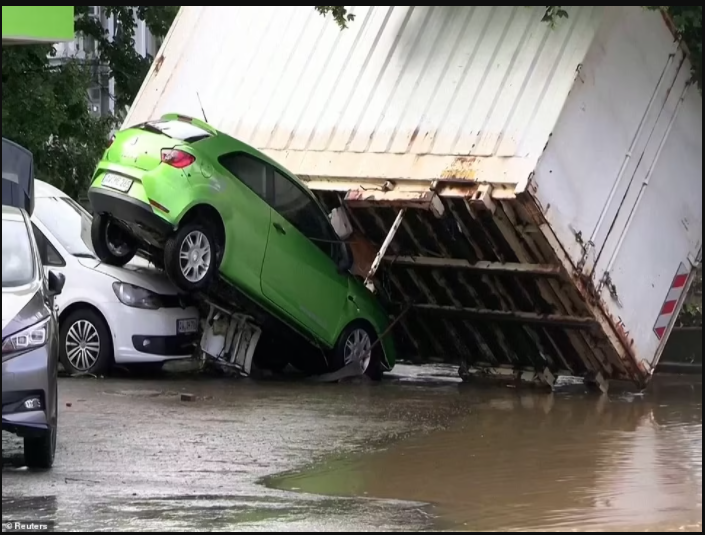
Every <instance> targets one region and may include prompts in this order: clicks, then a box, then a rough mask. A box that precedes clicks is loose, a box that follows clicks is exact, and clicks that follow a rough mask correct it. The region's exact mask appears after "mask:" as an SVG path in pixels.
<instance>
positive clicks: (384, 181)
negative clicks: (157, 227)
mask: <svg viewBox="0 0 705 535" xmlns="http://www.w3.org/2000/svg"><path fill="white" fill-rule="evenodd" d="M350 9H351V10H352V11H353V13H354V14H355V19H354V21H353V22H351V23H350V25H349V28H348V29H346V30H343V31H341V30H339V29H338V28H337V26H336V25H335V24H334V23H333V22H332V21H331V20H327V19H324V18H322V17H321V16H320V15H318V14H317V13H316V12H315V10H314V8H313V7H312V6H310V7H182V8H181V11H180V13H179V15H178V17H177V19H176V21H175V23H174V25H173V27H172V29H171V31H170V33H169V35H168V36H167V38H166V40H165V43H164V45H163V46H162V49H161V51H160V52H159V54H158V57H157V58H156V60H155V62H154V65H153V67H152V69H151V71H150V73H149V75H148V77H147V79H146V81H145V83H144V85H143V87H142V89H141V91H140V93H139V95H138V97H137V99H136V101H135V103H134V105H133V107H132V109H131V112H130V114H129V116H128V118H127V121H126V125H131V124H136V123H138V122H142V121H145V120H149V119H154V118H157V117H159V116H161V115H162V114H163V113H166V112H178V113H183V114H185V115H191V116H201V114H202V113H205V114H207V118H208V120H209V121H210V122H211V124H213V126H215V127H217V128H219V129H221V130H223V131H225V132H227V133H229V134H231V135H233V136H235V137H237V138H239V139H242V140H243V141H245V142H247V143H249V144H251V145H253V146H255V147H256V148H258V149H260V150H262V151H264V152H265V153H267V154H268V155H269V156H271V157H272V158H274V159H276V160H277V161H279V162H280V163H282V164H283V165H284V166H286V167H287V168H289V169H290V170H292V171H293V172H295V173H297V174H298V175H299V176H301V177H302V178H304V179H305V180H307V181H308V184H309V186H310V187H311V188H312V189H313V190H314V191H315V192H316V193H317V194H318V196H319V198H320V199H321V200H322V202H323V203H324V204H325V205H326V206H327V207H329V208H335V207H337V206H340V205H341V204H342V205H344V206H345V207H346V209H347V213H348V215H349V218H350V220H351V221H352V223H353V225H354V228H355V231H356V232H355V234H354V236H353V239H352V240H353V248H354V250H355V253H356V259H357V260H358V262H360V261H362V262H363V263H366V267H365V271H364V273H366V275H367V276H368V277H369V278H370V281H371V282H373V283H374V287H375V289H376V291H377V292H379V294H380V297H381V298H382V299H384V300H385V301H386V302H387V304H388V305H389V306H390V307H394V308H395V309H396V310H397V311H404V317H403V318H402V319H401V321H400V322H399V324H398V329H397V332H396V337H397V340H398V344H399V346H400V350H401V353H402V354H403V355H405V356H407V357H409V358H415V359H419V360H437V359H440V360H445V361H449V362H458V363H460V364H461V370H462V371H463V372H464V373H465V374H466V376H468V377H471V376H473V375H475V374H480V375H491V376H499V377H507V378H510V379H512V380H513V379H524V380H528V381H536V382H548V383H552V382H553V381H554V380H555V378H556V377H557V376H559V375H563V374H567V375H573V376H583V377H586V378H591V379H594V380H596V381H597V382H598V383H601V384H605V383H606V382H607V381H609V380H630V381H633V382H635V383H637V384H638V385H640V386H643V385H645V384H646V383H647V382H648V381H649V379H650V377H651V375H652V371H653V369H654V367H655V365H656V364H657V362H658V359H659V356H660V354H661V352H662V350H663V346H664V344H665V341H666V339H667V337H668V334H669V332H670V330H671V328H672V326H673V323H674V321H675V318H676V316H677V314H678V312H679V310H680V308H681V305H682V302H683V299H684V297H685V294H686V292H687V288H688V285H689V284H690V281H691V279H692V274H693V272H694V270H693V266H694V265H695V264H696V263H697V262H698V261H699V257H700V251H701V247H702V243H701V239H702V99H701V96H700V94H699V92H698V89H697V87H695V86H694V85H691V83H690V76H691V75H690V70H691V67H690V63H689V60H688V57H687V51H685V50H684V49H683V48H681V47H680V46H679V45H678V43H676V42H675V40H674V37H673V34H672V32H671V29H670V25H669V21H668V20H665V19H664V18H662V16H661V15H659V14H657V13H654V12H647V11H644V10H642V9H641V8H639V7H615V6H611V7H597V6H578V7H574V8H569V10H568V11H569V17H568V18H567V19H563V20H561V21H560V22H559V24H558V25H557V27H555V28H553V29H552V28H550V27H549V26H548V25H546V24H545V23H542V22H541V17H542V15H543V11H542V9H541V8H534V9H528V8H526V7H523V6H519V7H511V6H497V7H491V6H374V7H371V6H355V7H353V8H350Z"/></svg>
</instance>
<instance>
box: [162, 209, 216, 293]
mask: <svg viewBox="0 0 705 535" xmlns="http://www.w3.org/2000/svg"><path fill="white" fill-rule="evenodd" d="M197 233H200V235H201V236H202V237H203V239H205V241H206V242H207V246H208V248H209V250H210V256H209V260H208V267H207V269H206V270H205V272H204V273H203V274H202V276H200V278H198V279H197V280H189V279H187V278H186V276H185V275H184V273H183V271H182V269H181V258H180V253H181V248H182V245H184V242H186V240H188V239H189V238H190V237H193V236H194V235H198V234H197ZM216 235H217V234H216V232H214V230H213V228H212V227H211V226H210V225H208V223H207V222H196V221H189V222H187V223H185V224H183V225H181V226H180V227H179V229H178V230H177V231H176V232H175V233H174V234H172V235H171V236H169V238H168V239H167V241H166V247H164V270H165V271H166V274H167V275H168V276H169V279H171V281H172V282H173V283H174V284H175V285H176V287H177V288H179V289H180V290H182V291H184V292H200V291H203V290H205V289H206V288H208V287H209V286H210V284H211V283H212V282H213V281H214V279H215V278H216V277H217V275H218V256H219V255H218V250H219V245H218V243H217V238H216Z"/></svg>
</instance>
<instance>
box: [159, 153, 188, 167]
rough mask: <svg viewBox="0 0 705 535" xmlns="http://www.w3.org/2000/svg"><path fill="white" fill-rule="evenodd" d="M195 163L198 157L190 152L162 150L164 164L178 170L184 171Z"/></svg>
mask: <svg viewBox="0 0 705 535" xmlns="http://www.w3.org/2000/svg"><path fill="white" fill-rule="evenodd" d="M195 161H196V157H195V156H194V155H193V154H189V153H188V152H184V151H182V150H177V149H162V163H165V164H167V165H170V166H172V167H175V168H176V169H184V168H185V167H188V166H189V165H191V164H192V163H193V162H195Z"/></svg>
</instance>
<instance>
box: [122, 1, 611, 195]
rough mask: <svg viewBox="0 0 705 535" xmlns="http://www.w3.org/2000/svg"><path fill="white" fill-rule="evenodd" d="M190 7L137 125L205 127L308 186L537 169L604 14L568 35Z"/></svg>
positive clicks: (460, 10)
mask: <svg viewBox="0 0 705 535" xmlns="http://www.w3.org/2000/svg"><path fill="white" fill-rule="evenodd" d="M350 9H351V10H352V12H353V13H355V15H356V19H355V21H354V22H353V23H352V24H351V25H350V28H349V29H347V30H345V31H340V30H339V29H338V27H337V26H336V24H335V23H334V22H333V21H332V20H331V19H326V18H323V17H321V16H320V15H319V14H318V13H316V11H315V10H314V8H313V6H303V7H301V6H299V7H271V6H264V7H252V6H243V7H213V6H207V7H193V6H191V7H189V6H186V7H183V8H182V9H181V12H180V14H179V17H178V18H177V21H176V22H175V25H174V27H173V28H172V31H171V33H170V36H169V37H168V38H167V40H166V42H165V45H164V47H163V48H162V50H161V51H160V55H159V57H158V58H157V60H156V61H155V65H154V66H153V68H152V71H151V72H150V75H149V76H148V78H147V81H146V83H145V86H144V87H143V89H142V92H141V94H140V95H139V97H138V98H137V100H136V103H135V106H134V107H133V109H132V110H131V113H130V115H129V117H128V119H127V123H126V124H134V123H136V122H140V121H144V120H147V119H151V118H155V117H158V116H160V115H161V114H163V113H166V112H180V113H184V114H188V115H192V116H200V115H201V109H200V106H199V96H200V100H201V102H202V103H203V107H204V109H205V111H206V114H207V117H208V119H209V120H210V122H211V123H212V124H213V125H214V126H216V127H217V128H219V129H222V130H224V131H226V132H228V133H229V134H231V135H233V136H235V137H238V138H240V139H242V140H243V141H246V142H248V143H250V144H251V145H253V146H255V147H256V148H258V149H261V150H264V151H265V152H266V153H268V154H269V155H270V156H272V157H273V158H275V159H277V160H278V161H280V162H281V163H282V164H283V165H285V166H287V167H288V168H289V169H291V170H292V171H294V172H296V173H298V174H300V175H301V176H304V177H306V176H308V177H325V178H327V177H349V178H363V177H375V178H414V179H421V178H423V179H433V178H441V177H444V178H451V177H457V178H474V179H476V180H481V181H489V182H497V181H501V182H507V183H516V182H520V181H521V180H524V179H525V178H526V177H527V176H528V174H529V173H530V172H531V171H532V170H533V168H534V166H535V163H536V161H537V159H538V157H539V156H540V154H541V152H542V150H543V148H544V146H545V144H546V142H547V140H548V138H549V136H550V133H551V131H552V128H553V126H554V125H555V123H556V121H557V118H558V116H559V114H560V111H561V108H562V106H563V103H564V101H565V99H566V96H567V94H568V91H569V90H570V87H571V85H572V83H573V79H574V77H575V71H576V68H577V66H578V65H579V64H580V62H581V61H582V59H583V58H584V56H585V53H586V51H587V49H588V46H589V44H590V42H591V41H592V39H593V36H594V34H595V32H596V28H597V26H598V23H599V19H600V14H601V11H602V8H599V7H595V6H578V7H574V8H568V10H569V12H570V18H569V19H568V20H565V21H562V22H561V23H560V24H559V25H558V26H557V27H556V28H555V29H553V30H552V29H550V28H549V26H548V25H547V24H545V23H542V22H541V17H542V14H543V9H542V8H540V7H536V8H534V9H528V8H526V7H524V6H519V7H511V6H497V7H491V6H457V7H456V6H377V7H374V6H355V7H351V8H350Z"/></svg>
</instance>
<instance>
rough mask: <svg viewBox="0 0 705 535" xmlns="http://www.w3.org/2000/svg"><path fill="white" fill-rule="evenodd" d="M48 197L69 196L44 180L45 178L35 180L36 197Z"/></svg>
mask: <svg viewBox="0 0 705 535" xmlns="http://www.w3.org/2000/svg"><path fill="white" fill-rule="evenodd" d="M47 197H68V195H66V194H65V193H64V192H63V191H61V190H60V189H59V188H57V187H54V186H52V185H51V184H48V183H47V182H44V181H43V180H37V179H35V180H34V198H35V199H37V198H39V199H45V198H47Z"/></svg>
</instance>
